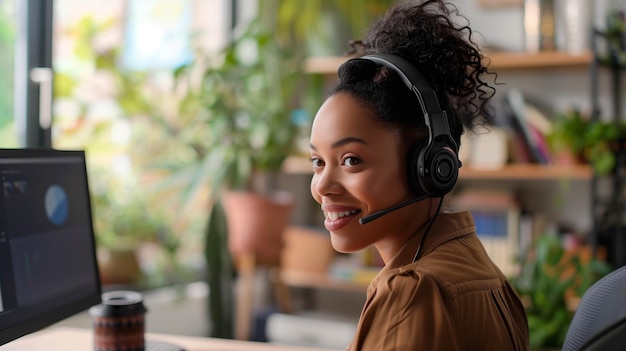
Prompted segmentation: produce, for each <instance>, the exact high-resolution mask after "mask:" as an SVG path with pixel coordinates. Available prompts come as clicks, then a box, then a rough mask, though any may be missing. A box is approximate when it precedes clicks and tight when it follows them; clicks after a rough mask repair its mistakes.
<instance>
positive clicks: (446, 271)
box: [348, 212, 528, 351]
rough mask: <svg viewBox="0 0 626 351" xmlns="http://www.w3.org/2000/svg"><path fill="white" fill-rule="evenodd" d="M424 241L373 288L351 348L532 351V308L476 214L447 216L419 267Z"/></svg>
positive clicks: (401, 255) (413, 244) (410, 245)
mask: <svg viewBox="0 0 626 351" xmlns="http://www.w3.org/2000/svg"><path fill="white" fill-rule="evenodd" d="M421 236H422V234H421V233H419V234H418V235H415V236H414V237H413V238H412V239H411V240H410V241H409V242H407V244H406V245H405V246H404V248H402V250H400V252H398V253H397V254H396V255H395V256H394V257H393V258H392V259H391V260H390V261H389V262H388V263H387V264H386V266H385V267H384V268H383V269H382V270H381V271H380V272H379V273H378V275H377V276H376V278H374V280H373V281H372V282H371V284H370V286H369V287H368V289H367V301H366V302H365V306H364V307H363V311H362V312H361V318H360V320H359V324H358V327H357V331H356V334H355V337H354V340H353V341H352V344H351V345H350V347H349V348H348V350H368V351H384V350H483V351H486V350H498V351H503V350H527V349H528V322H527V319H526V314H525V311H524V308H523V306H522V304H521V302H520V300H519V297H518V295H517V294H516V292H515V291H514V290H513V288H512V287H511V286H510V285H509V283H508V282H507V280H506V277H505V276H504V274H502V272H501V271H500V270H499V269H498V267H497V266H496V265H495V264H494V263H493V262H492V261H491V260H490V259H489V257H488V256H487V253H486V252H485V249H484V248H483V246H482V244H481V242H480V239H478V237H477V236H476V228H475V226H474V220H473V218H472V216H471V214H470V213H469V212H457V213H441V214H440V215H439V216H438V217H437V219H436V221H435V223H434V224H433V226H432V228H431V230H430V233H429V234H428V236H427V237H426V241H425V243H424V247H422V249H421V255H420V258H419V259H418V260H417V262H415V263H412V260H413V256H414V254H415V251H416V249H417V246H418V245H419V240H420V238H421Z"/></svg>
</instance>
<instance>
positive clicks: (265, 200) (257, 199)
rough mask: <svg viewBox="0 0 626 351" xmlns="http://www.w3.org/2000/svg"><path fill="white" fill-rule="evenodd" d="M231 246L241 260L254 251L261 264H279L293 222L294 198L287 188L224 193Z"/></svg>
mask: <svg viewBox="0 0 626 351" xmlns="http://www.w3.org/2000/svg"><path fill="white" fill-rule="evenodd" d="M223 204H224V210H225V215H226V221H227V225H228V248H229V250H230V253H231V255H232V256H233V259H234V261H235V264H237V262H238V259H240V258H241V257H242V255H253V256H254V257H255V259H256V260H257V262H258V263H259V264H267V265H274V266H275V265H278V263H279V262H280V257H281V253H282V249H283V245H284V232H285V228H287V225H288V224H289V220H290V218H291V212H292V208H293V198H292V196H291V195H290V194H288V193H285V192H280V193H275V194H272V195H268V196H266V195H260V194H256V193H249V192H238V191H229V192H226V193H225V194H224V197H223Z"/></svg>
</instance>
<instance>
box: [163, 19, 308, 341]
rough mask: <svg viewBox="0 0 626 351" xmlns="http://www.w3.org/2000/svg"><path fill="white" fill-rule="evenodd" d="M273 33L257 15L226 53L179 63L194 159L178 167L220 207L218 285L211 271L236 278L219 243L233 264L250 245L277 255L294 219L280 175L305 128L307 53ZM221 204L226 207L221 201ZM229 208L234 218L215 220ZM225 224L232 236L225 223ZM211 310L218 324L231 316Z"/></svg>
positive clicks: (271, 257) (215, 240)
mask: <svg viewBox="0 0 626 351" xmlns="http://www.w3.org/2000/svg"><path fill="white" fill-rule="evenodd" d="M274 39H275V38H274V36H273V32H272V30H270V28H269V27H268V26H267V25H266V24H264V23H263V22H262V21H261V19H259V18H257V19H255V20H253V21H252V22H251V23H250V24H249V25H248V26H247V27H246V28H245V30H244V31H242V32H240V33H237V35H236V36H235V38H234V39H233V40H232V41H231V42H230V43H229V44H228V45H227V46H226V47H225V48H224V49H223V50H222V51H221V52H219V53H217V54H208V55H198V56H197V58H196V59H195V60H194V61H193V62H191V63H190V64H188V65H185V66H184V67H180V68H179V69H177V71H176V72H175V76H176V82H177V88H178V89H181V90H182V91H184V92H185V95H184V97H183V99H182V102H181V104H180V113H179V118H181V119H184V120H185V121H186V127H185V130H184V131H181V132H180V133H179V135H180V138H183V140H185V143H186V145H188V150H189V155H191V156H190V157H188V158H186V164H183V165H181V164H179V165H177V166H176V167H178V169H179V171H178V172H177V174H178V176H184V177H185V179H186V180H185V182H186V183H187V185H188V186H187V191H188V194H189V195H190V196H191V195H192V194H199V193H203V192H202V191H201V189H207V193H206V195H208V198H209V205H210V206H212V207H213V208H214V210H213V212H212V214H211V215H210V216H209V222H208V223H207V227H206V228H207V232H206V240H207V243H206V245H207V248H208V250H212V252H213V254H211V255H209V254H207V260H208V263H207V266H208V267H207V270H208V274H209V280H210V282H209V284H210V285H211V282H213V283H215V282H216V281H215V280H212V278H211V277H215V278H216V280H217V281H222V282H223V279H221V278H222V277H232V273H230V272H229V270H230V269H232V267H230V266H228V265H220V264H218V263H216V262H215V260H217V261H218V262H223V260H222V258H217V257H216V256H215V255H216V253H215V252H216V251H217V252H220V254H221V255H224V254H226V253H225V251H226V247H224V245H225V244H227V245H228V250H227V251H228V254H230V255H231V256H232V258H233V261H234V262H235V264H236V263H237V261H238V259H239V256H241V255H244V254H252V255H254V256H255V258H256V259H257V260H260V261H262V262H268V263H270V264H276V263H277V262H278V260H279V257H280V252H281V248H282V232H283V230H284V227H285V226H286V225H287V224H288V222H289V220H290V215H291V208H292V200H291V196H290V195H288V194H286V193H284V192H283V191H281V189H280V187H279V185H278V184H277V177H278V176H279V174H280V171H281V168H282V164H283V162H284V160H285V159H286V158H287V157H288V156H289V155H291V154H293V153H294V144H295V141H296V138H297V135H298V127H299V126H298V125H297V123H295V122H296V118H295V117H294V116H296V115H298V113H302V111H301V105H300V103H299V98H300V96H301V95H300V92H301V91H303V89H304V88H305V86H306V84H307V76H306V75H305V73H304V72H303V69H302V64H303V59H302V57H301V56H300V55H298V54H297V52H295V51H294V50H293V49H292V48H290V47H289V46H286V45H282V43H281V42H278V41H276V40H274ZM189 155H187V156H189ZM219 206H223V207H224V211H223V212H222V211H221V210H219V211H218V210H216V209H215V207H219ZM246 209H251V211H250V212H249V213H245V212H246V211H245V210H246ZM266 210H271V211H272V213H271V214H266V213H267V212H265V211H266ZM222 215H224V216H225V219H226V223H227V225H226V226H220V225H217V226H216V223H221V222H222V221H223V219H222V218H221V216H222ZM243 216H252V217H254V219H250V218H251V217H247V218H243ZM259 221H262V222H259ZM226 229H227V231H228V236H227V240H225V239H224V235H223V233H220V232H219V231H220V230H226ZM266 229H269V230H268V231H267V232H265V230H266ZM215 248H218V249H217V250H216V249H215ZM210 289H211V292H212V293H215V294H217V292H218V291H221V292H223V294H222V296H223V298H225V299H227V298H228V296H229V293H228V291H227V289H226V290H224V289H222V288H219V287H214V286H211V287H210ZM210 301H215V304H214V305H213V306H214V307H211V306H209V309H210V310H211V311H212V312H214V311H215V310H218V309H220V310H223V311H224V313H229V309H228V308H224V306H223V304H222V303H221V302H220V301H224V300H223V299H220V298H216V299H215V300H213V299H211V300H210ZM213 319H214V323H213V325H214V327H218V326H219V325H222V324H223V323H224V321H225V320H231V319H232V318H230V317H229V316H221V317H219V316H215V317H213ZM227 329H228V328H226V330H221V331H220V330H215V329H214V330H213V336H218V337H232V335H231V331H230V330H227Z"/></svg>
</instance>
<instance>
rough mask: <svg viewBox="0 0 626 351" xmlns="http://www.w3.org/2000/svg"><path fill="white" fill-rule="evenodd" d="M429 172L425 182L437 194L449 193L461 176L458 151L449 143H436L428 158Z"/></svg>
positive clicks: (425, 176)
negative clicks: (448, 144) (438, 144)
mask: <svg viewBox="0 0 626 351" xmlns="http://www.w3.org/2000/svg"><path fill="white" fill-rule="evenodd" d="M427 161H428V163H427V165H428V167H429V169H428V173H427V174H425V175H424V178H425V180H424V182H426V183H428V185H427V187H428V188H429V189H431V192H432V193H434V194H436V196H443V195H445V194H447V193H449V192H450V191H451V190H452V188H454V185H455V184H456V181H457V179H458V177H459V160H458V157H457V155H456V153H455V152H454V151H453V150H452V149H451V148H450V147H449V146H447V145H440V146H437V145H435V146H434V147H433V148H432V149H431V151H430V152H429V157H428V159H427Z"/></svg>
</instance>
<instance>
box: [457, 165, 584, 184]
mask: <svg viewBox="0 0 626 351" xmlns="http://www.w3.org/2000/svg"><path fill="white" fill-rule="evenodd" d="M592 176H593V171H592V169H591V167H590V166H589V165H585V164H581V165H567V166H561V165H540V164H509V165H506V166H505V167H503V168H500V169H497V170H477V169H472V168H469V167H468V168H465V167H462V168H461V170H460V172H459V178H460V179H461V180H523V181H534V180H561V179H569V180H590V179H591V177H592Z"/></svg>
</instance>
